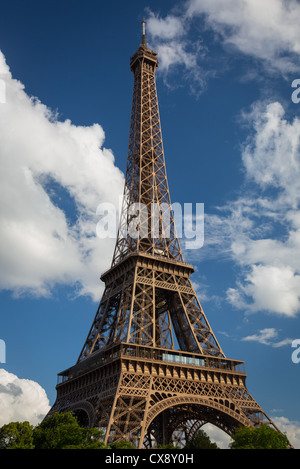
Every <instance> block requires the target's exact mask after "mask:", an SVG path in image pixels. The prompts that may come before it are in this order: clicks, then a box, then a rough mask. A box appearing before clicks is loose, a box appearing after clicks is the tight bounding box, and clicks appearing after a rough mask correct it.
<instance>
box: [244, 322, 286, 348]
mask: <svg viewBox="0 0 300 469" xmlns="http://www.w3.org/2000/svg"><path fill="white" fill-rule="evenodd" d="M277 339H278V331H277V330H276V329H274V327H269V328H265V329H262V330H260V331H259V332H258V333H257V334H253V335H248V336H247V337H243V339H242V340H244V341H253V342H259V343H260V344H263V345H270V346H272V347H275V348H278V347H283V346H285V345H290V344H291V343H292V341H293V339H289V338H286V339H282V340H279V341H278V340H277Z"/></svg>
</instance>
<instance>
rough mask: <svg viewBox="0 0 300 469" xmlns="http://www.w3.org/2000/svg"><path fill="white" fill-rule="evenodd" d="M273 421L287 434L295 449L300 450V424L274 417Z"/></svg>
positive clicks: (284, 418)
mask: <svg viewBox="0 0 300 469" xmlns="http://www.w3.org/2000/svg"><path fill="white" fill-rule="evenodd" d="M272 420H273V422H274V423H275V425H277V427H278V428H280V431H281V432H282V433H285V434H286V436H287V438H288V440H289V442H290V443H291V444H292V445H293V446H294V448H295V449H300V422H297V421H293V420H289V419H288V418H286V417H274V418H272Z"/></svg>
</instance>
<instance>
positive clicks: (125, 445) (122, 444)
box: [109, 440, 136, 449]
mask: <svg viewBox="0 0 300 469" xmlns="http://www.w3.org/2000/svg"><path fill="white" fill-rule="evenodd" d="M109 447H110V448H111V449H136V447H135V446H134V445H133V444H132V443H131V442H130V441H127V440H122V441H116V442H115V443H111V444H110V445H109Z"/></svg>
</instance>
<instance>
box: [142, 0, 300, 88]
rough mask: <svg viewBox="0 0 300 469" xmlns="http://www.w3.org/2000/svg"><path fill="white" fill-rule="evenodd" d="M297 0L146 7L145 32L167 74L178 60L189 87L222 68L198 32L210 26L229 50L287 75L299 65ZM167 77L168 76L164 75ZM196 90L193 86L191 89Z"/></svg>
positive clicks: (194, 0)
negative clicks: (164, 10)
mask: <svg viewBox="0 0 300 469" xmlns="http://www.w3.org/2000/svg"><path fill="white" fill-rule="evenodd" d="M299 22H300V4H299V2H297V1H296V0H264V1H263V2H262V1H261V0H227V1H226V2H225V1H224V0H186V1H185V2H182V3H181V4H180V5H179V4H178V5H175V6H174V8H172V9H171V10H170V12H169V13H168V14H167V15H166V16H165V17H160V16H159V15H158V14H155V13H153V12H152V11H151V10H149V9H148V19H147V32H149V35H150V39H151V46H153V47H154V48H155V49H156V50H157V51H158V52H159V57H160V68H159V71H160V72H163V73H164V74H168V75H169V72H170V71H171V70H172V71H174V67H173V65H176V68H177V69H178V68H179V66H182V70H185V73H183V78H184V81H186V80H185V79H186V77H187V75H188V77H189V81H188V82H189V85H190V87H191V88H192V90H193V91H194V92H197V93H199V92H201V91H203V89H205V87H206V81H207V79H208V78H209V77H210V76H215V74H216V73H219V72H220V70H224V68H226V66H227V65H225V61H224V54H218V57H216V50H214V51H213V52H212V51H209V50H207V49H206V46H205V44H204V43H203V38H202V33H205V32H207V31H209V32H210V33H212V34H213V35H214V37H215V40H216V42H217V43H218V44H221V45H222V46H223V48H225V49H226V52H227V53H228V54H232V55H233V54H236V53H237V52H238V53H240V54H242V55H244V56H246V57H252V58H254V59H255V60H256V61H258V62H256V65H255V67H254V66H253V69H252V70H251V71H248V72H247V76H248V77H251V76H253V77H257V73H256V72H255V70H254V69H255V68H256V66H257V65H258V63H260V64H261V66H262V68H260V70H262V69H266V70H267V72H268V73H274V72H277V73H280V74H281V75H282V76H283V77H285V78H287V76H289V74H290V73H296V72H299V71H300V65H299V55H300V39H299ZM168 78H169V79H170V77H168ZM196 90H197V91H196Z"/></svg>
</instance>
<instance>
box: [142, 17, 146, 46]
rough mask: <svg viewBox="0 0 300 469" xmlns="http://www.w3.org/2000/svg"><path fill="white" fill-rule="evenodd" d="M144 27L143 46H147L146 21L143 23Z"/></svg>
mask: <svg viewBox="0 0 300 469" xmlns="http://www.w3.org/2000/svg"><path fill="white" fill-rule="evenodd" d="M141 23H142V26H143V34H142V44H143V45H144V46H145V45H146V20H143V21H141Z"/></svg>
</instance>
